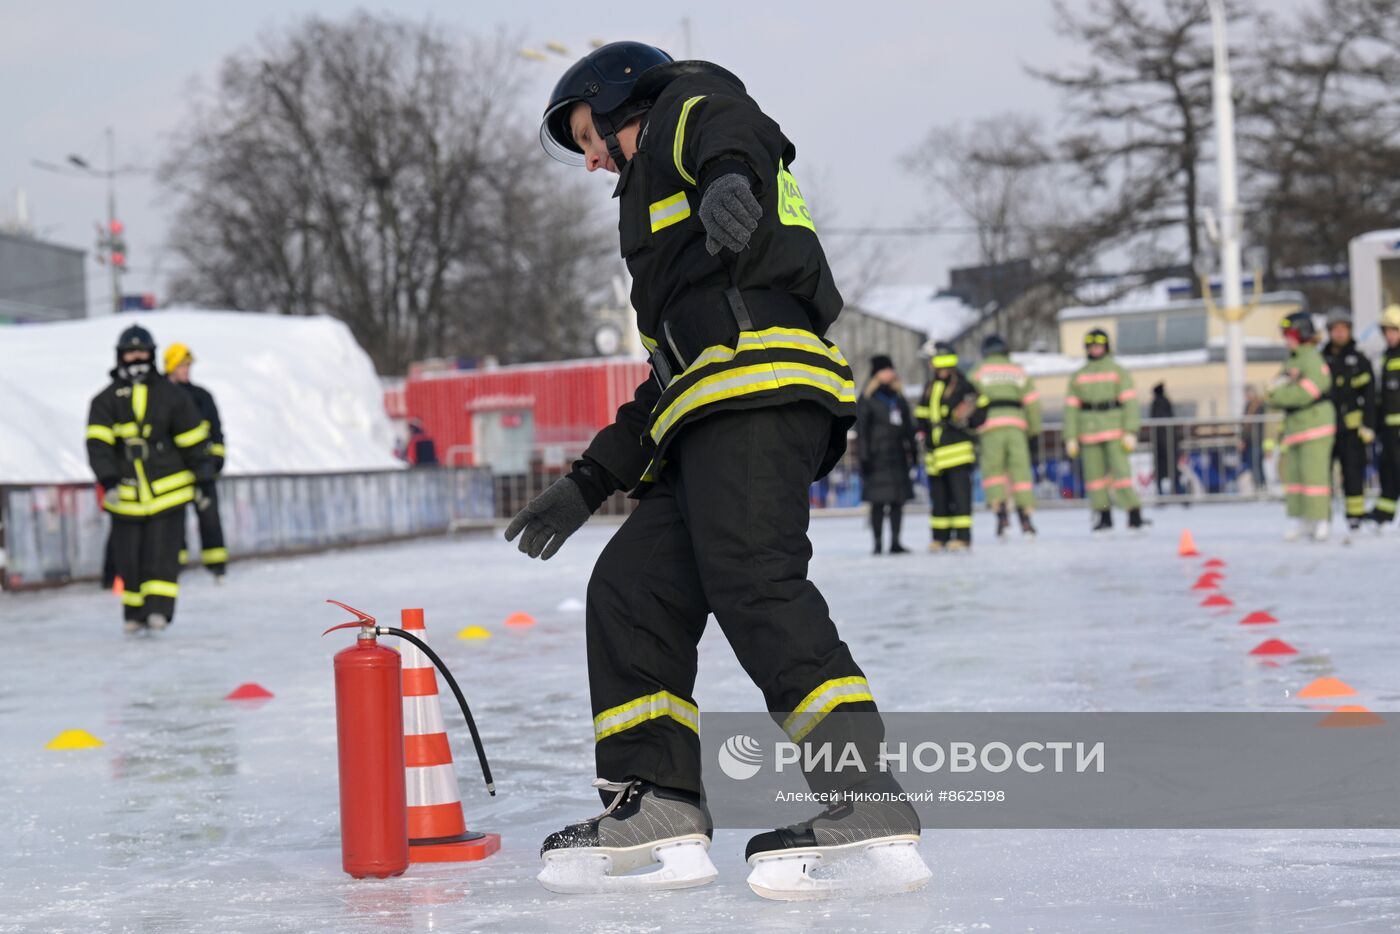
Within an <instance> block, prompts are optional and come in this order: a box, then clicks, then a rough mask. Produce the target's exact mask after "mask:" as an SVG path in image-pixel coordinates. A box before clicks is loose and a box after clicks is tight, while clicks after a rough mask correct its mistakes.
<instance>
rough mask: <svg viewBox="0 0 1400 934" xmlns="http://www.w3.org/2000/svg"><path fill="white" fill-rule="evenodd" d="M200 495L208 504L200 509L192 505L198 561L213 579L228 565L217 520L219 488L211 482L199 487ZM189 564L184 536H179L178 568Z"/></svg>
mask: <svg viewBox="0 0 1400 934" xmlns="http://www.w3.org/2000/svg"><path fill="white" fill-rule="evenodd" d="M199 492H200V495H201V496H203V497H204V498H205V499H207V500H208V501H209V502H208V504H207V505H206V506H205V507H204V508H203V509H200V508H199V505H198V504H197V503H192V504H191V507H192V508H193V509H194V516H195V520H196V521H197V523H198V524H199V560H200V562H201V563H202V564H203V565H204V566H205V567H206V568H208V569H209V572H210V573H211V574H213V575H214V576H215V577H218V576H220V575H222V574H223V573H224V570H225V568H226V566H227V565H228V549H227V548H225V547H224V526H223V522H222V521H221V520H220V519H219V487H218V484H216V483H215V482H214V481H213V480H207V481H205V482H203V483H201V484H200V485H199ZM188 563H189V550H188V546H187V545H186V540H185V536H184V535H183V534H182V535H181V536H180V566H181V567H184V566H185V565H186V564H188Z"/></svg>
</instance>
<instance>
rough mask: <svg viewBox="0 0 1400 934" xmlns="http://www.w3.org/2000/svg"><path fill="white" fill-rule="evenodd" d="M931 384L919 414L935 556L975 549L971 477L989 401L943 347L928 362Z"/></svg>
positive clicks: (953, 352)
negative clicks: (945, 551) (980, 431)
mask: <svg viewBox="0 0 1400 934" xmlns="http://www.w3.org/2000/svg"><path fill="white" fill-rule="evenodd" d="M929 366H930V367H931V368H932V370H933V375H932V378H931V379H930V380H929V381H928V384H927V385H926V386H924V391H923V395H921V396H920V397H919V404H918V406H916V407H915V409H914V422H915V424H917V425H918V427H919V433H920V434H922V435H923V438H924V452H925V453H924V469H925V470H926V471H927V473H928V492H929V514H930V515H929V527H930V529H931V530H932V533H933V540H932V541H931V542H929V550H930V551H943V550H944V549H947V550H948V551H967V550H968V549H969V548H971V547H972V474H973V471H974V470H975V469H976V467H977V448H976V438H977V434H976V430H977V427H978V426H979V425H981V424H982V422H984V421H986V418H987V399H985V398H983V397H982V396H980V395H979V394H978V392H977V387H976V386H975V385H973V383H972V380H970V379H968V378H967V374H966V373H964V372H963V371H962V370H960V369H958V353H957V351H956V350H955V349H954V348H953V346H952V345H951V344H946V343H944V342H942V341H939V342H938V343H937V344H936V345H935V346H934V350H933V358H932V359H931V360H930V361H929Z"/></svg>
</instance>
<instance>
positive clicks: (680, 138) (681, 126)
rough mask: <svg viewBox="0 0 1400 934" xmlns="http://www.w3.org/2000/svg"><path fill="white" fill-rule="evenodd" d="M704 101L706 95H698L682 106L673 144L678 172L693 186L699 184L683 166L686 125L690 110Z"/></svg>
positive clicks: (673, 154) (672, 152)
mask: <svg viewBox="0 0 1400 934" xmlns="http://www.w3.org/2000/svg"><path fill="white" fill-rule="evenodd" d="M704 99H705V95H703V94H697V95H696V96H695V97H692V98H690V99H689V100H687V101H686V102H685V103H684V104H682V105H681V116H680V119H679V120H678V121H676V138H675V140H673V141H672V143H671V157H672V159H674V160H675V163H676V172H677V173H679V174H680V177H681V178H683V179H685V180H686V181H687V182H689V183H690V184H692V185H695V184H698V183H697V182H696V181H695V176H693V175H691V174H690V173H689V172H687V171H686V170H685V166H684V165H682V164H681V155H682V153H683V151H684V150H685V124H686V121H687V120H689V119H690V108H692V107H694V106H695V105H696V104H698V103H700V102H701V101H702V100H704Z"/></svg>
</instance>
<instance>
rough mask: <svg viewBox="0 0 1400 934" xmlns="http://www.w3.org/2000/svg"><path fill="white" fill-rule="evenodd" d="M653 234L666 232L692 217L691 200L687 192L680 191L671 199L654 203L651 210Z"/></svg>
mask: <svg viewBox="0 0 1400 934" xmlns="http://www.w3.org/2000/svg"><path fill="white" fill-rule="evenodd" d="M649 211H650V214H651V232H652V233H656V232H657V231H658V230H665V229H666V228H667V227H670V226H671V225H672V224H679V223H680V222H681V221H683V220H685V219H686V218H687V217H689V216H690V199H689V198H687V197H686V196H685V192H683V191H678V192H676V193H675V194H674V195H671V197H669V198H663V199H661V200H660V201H656V202H653V203H652V205H651V207H650V209H649Z"/></svg>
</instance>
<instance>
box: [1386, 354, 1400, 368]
mask: <svg viewBox="0 0 1400 934" xmlns="http://www.w3.org/2000/svg"><path fill="white" fill-rule="evenodd" d="M1385 368H1386V370H1387V371H1389V370H1400V357H1391V358H1390V359H1389V360H1387V361H1385Z"/></svg>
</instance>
